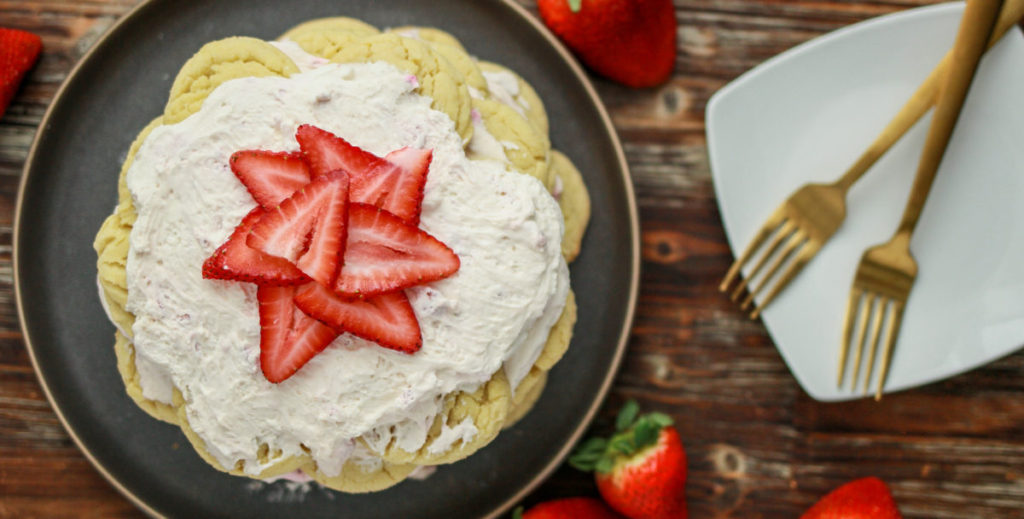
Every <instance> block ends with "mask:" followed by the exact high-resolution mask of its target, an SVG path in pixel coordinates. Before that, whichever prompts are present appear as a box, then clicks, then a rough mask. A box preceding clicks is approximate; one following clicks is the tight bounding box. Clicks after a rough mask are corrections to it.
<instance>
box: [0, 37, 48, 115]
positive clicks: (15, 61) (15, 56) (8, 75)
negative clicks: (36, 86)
mask: <svg viewBox="0 0 1024 519" xmlns="http://www.w3.org/2000/svg"><path fill="white" fill-rule="evenodd" d="M42 48H43V42H42V40H41V39H40V38H39V36H37V35H35V34H32V33H30V32H26V31H21V30H18V29H7V28H3V27H0V117H2V116H3V115H4V112H5V111H6V110H7V105H9V104H10V102H11V99H13V98H14V94H15V93H17V91H18V86H19V85H20V84H21V81H22V80H23V79H24V78H25V74H27V73H28V71H29V69H31V68H32V65H34V64H35V62H36V59H38V58H39V52H40V51H41V50H42Z"/></svg>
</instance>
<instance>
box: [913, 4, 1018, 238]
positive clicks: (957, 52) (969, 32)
mask: <svg viewBox="0 0 1024 519" xmlns="http://www.w3.org/2000/svg"><path fill="white" fill-rule="evenodd" d="M1001 4H1002V0H970V1H968V2H967V7H966V9H964V14H963V18H962V19H961V21H960V29H959V31H958V33H957V36H956V43H955V44H954V45H953V50H952V55H953V57H952V63H951V66H950V69H949V75H948V76H947V77H946V78H945V81H944V82H943V83H944V84H943V87H942V92H941V95H940V96H939V101H938V105H937V106H936V107H935V115H934V117H933V118H932V123H931V126H930V127H929V128H928V137H927V138H926V139H925V142H924V149H923V150H922V152H921V160H920V162H919V163H918V165H917V174H916V176H915V177H914V185H913V187H912V188H911V190H910V197H909V199H908V200H907V206H906V208H905V209H904V210H903V218H902V219H901V220H900V225H899V227H898V228H897V231H896V233H897V234H906V235H908V236H909V235H910V234H911V233H913V232H914V227H915V226H916V225H917V220H918V218H919V217H920V216H921V211H922V210H923V209H924V204H925V201H926V200H927V198H928V191H929V190H930V189H931V187H932V182H933V181H934V180H935V174H936V172H938V170H939V164H940V163H942V156H943V154H944V153H945V151H946V146H947V145H948V144H949V138H950V136H951V135H952V134H953V127H954V126H956V121H957V118H958V117H959V116H960V108H961V107H962V106H963V104H964V99H965V98H966V97H967V91H968V89H970V87H971V80H972V79H973V78H974V72H975V70H976V69H977V66H978V62H979V61H980V60H981V55H982V53H984V52H985V43H986V42H987V41H988V39H989V36H990V34H991V32H992V29H993V26H994V23H995V20H996V15H997V14H998V13H999V7H1000V5H1001Z"/></svg>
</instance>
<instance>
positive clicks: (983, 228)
mask: <svg viewBox="0 0 1024 519" xmlns="http://www.w3.org/2000/svg"><path fill="white" fill-rule="evenodd" d="M962 11H963V4H962V3H954V4H942V5H938V6H930V7H924V8H918V9H913V10H909V11H904V12H901V13H896V14H892V15H887V16H882V17H879V18H876V19H873V20H869V21H866V22H862V23H858V24H856V25H852V26H850V27H846V28H843V29H841V30H838V31H835V32H833V33H830V34H828V35H825V36H822V37H820V38H817V39H815V40H813V41H810V42H807V43H805V44H802V45H800V46H798V47H796V48H793V49H791V50H789V51H786V52H785V53H783V54H781V55H779V56H776V57H775V58H772V59H771V60H768V61H767V62H765V63H763V64H762V65H759V66H758V67H756V68H754V69H752V70H750V71H749V72H747V73H745V74H744V75H742V76H740V77H739V78H738V79H736V80H735V81H733V82H732V83H730V84H729V85H727V86H725V87H724V88H722V89H721V90H719V91H718V92H717V93H715V95H714V96H712V98H711V100H710V101H709V102H708V106H707V116H706V117H707V138H708V152H709V157H710V164H711V172H712V177H713V180H714V185H715V192H716V196H717V198H718V204H719V208H720V210H721V214H722V220H723V222H724V224H725V231H726V234H727V236H728V239H729V243H730V246H731V247H732V250H733V253H734V254H737V255H738V253H739V252H740V251H741V250H742V248H743V247H746V244H747V243H748V242H749V241H750V239H751V238H752V237H753V235H754V233H755V232H756V230H757V229H758V228H759V227H760V226H761V224H762V223H763V222H764V220H765V219H766V218H767V217H768V215H769V214H771V212H772V211H773V210H774V209H775V207H777V206H778V205H779V204H780V203H781V202H782V201H783V200H784V199H785V198H786V197H787V196H788V195H789V194H790V193H791V192H792V191H794V190H795V189H796V188H797V187H799V186H800V185H802V184H804V183H805V182H808V181H818V182H821V181H831V180H833V179H835V178H837V177H838V176H839V175H840V174H841V173H842V172H843V171H845V170H846V168H847V167H849V165H850V164H852V163H853V161H854V160H855V159H856V158H857V156H858V155H860V153H861V152H862V151H863V150H864V149H865V148H866V147H867V145H868V144H869V143H870V142H871V141H872V140H873V139H874V138H875V136H876V135H877V133H878V132H879V131H880V130H881V129H882V127H884V126H885V124H886V123H887V122H888V121H889V119H890V118H891V117H892V116H893V115H894V114H895V113H896V112H897V111H898V110H899V109H900V107H902V106H903V103H904V102H905V101H906V100H907V99H908V98H909V96H910V94H911V93H912V92H913V91H914V90H915V89H916V88H917V86H918V85H919V84H920V83H921V81H923V80H924V78H925V77H926V76H927V75H928V73H929V72H930V71H931V69H932V68H933V67H934V66H935V64H936V63H938V61H939V59H940V58H941V57H942V56H943V54H945V52H946V51H947V50H948V49H949V48H950V47H951V46H952V43H953V40H954V38H955V35H956V31H957V26H958V24H959V21H960V14H961V13H962ZM1021 64H1024V37H1022V35H1021V31H1020V29H1019V28H1016V27H1015V28H1013V29H1011V30H1010V32H1009V33H1007V35H1006V36H1004V37H1003V39H1002V40H1001V41H1000V42H999V43H998V44H997V45H996V46H995V47H993V48H992V49H991V50H990V51H989V52H988V53H987V54H986V55H985V57H984V58H983V60H982V62H981V65H980V66H979V69H978V72H977V75H976V76H975V79H974V83H973V85H972V86H971V90H970V93H969V95H968V98H967V101H966V103H965V105H964V108H963V111H962V113H961V117H960V120H959V122H958V124H957V127H956V130H955V132H954V134H953V138H952V140H951V142H950V144H949V148H948V149H947V152H946V155H945V159H944V160H943V163H942V165H941V167H940V168H939V172H938V177H937V179H936V181H935V184H934V186H933V188H932V192H931V196H930V197H929V199H928V203H927V205H926V206H925V210H924V214H923V215H922V217H921V220H920V222H919V224H918V227H917V232H916V233H915V235H914V237H913V241H912V243H911V249H912V251H913V253H914V255H915V257H916V258H917V260H918V264H919V266H920V272H919V274H918V278H917V283H916V285H915V287H914V289H913V292H912V294H911V296H910V299H909V301H908V304H907V308H906V311H905V314H904V321H903V327H902V330H901V333H900V336H899V340H898V342H897V345H896V349H895V353H894V355H893V359H892V366H891V371H890V374H889V377H888V381H887V384H886V391H887V392H891V391H897V390H900V389H906V388H909V387H913V386H917V385H920V384H925V383H928V382H932V381H935V380H939V379H942V378H945V377H949V376H952V375H955V374H958V373H961V372H964V371H967V370H969V369H972V368H974V367H976V366H979V365H981V364H984V363H987V362H989V361H991V360H993V359H995V358H998V357H1000V356H1003V355H1006V354H1007V353H1010V352H1012V351H1014V350H1015V349H1017V348H1018V347H1020V346H1021V345H1024V233H1022V232H1021V228H1022V225H1021V224H1022V223H1024V67H1022V66H1021ZM930 121H931V114H930V113H929V114H927V115H926V116H925V117H924V118H923V119H922V120H921V121H920V122H919V123H918V125H917V126H915V127H914V128H913V129H912V130H911V131H910V132H908V133H907V135H905V136H904V138H903V139H902V140H900V141H899V142H898V143H897V144H896V146H894V147H893V148H892V149H891V150H890V151H889V152H888V153H887V154H886V155H885V156H883V157H882V159H881V160H879V162H878V163H877V164H875V166H874V167H873V168H872V169H871V171H869V172H868V173H867V175H865V177H864V178H863V179H861V181H860V183H858V184H857V185H855V186H854V187H853V189H852V190H851V191H850V193H849V198H848V199H847V219H846V221H845V222H844V224H843V226H842V227H840V229H839V231H838V232H837V233H836V234H835V236H833V237H832V240H831V241H830V242H829V243H827V244H826V246H825V247H824V248H822V250H821V251H820V252H819V253H818V255H817V257H816V258H815V259H814V260H813V261H811V263H810V264H808V265H807V267H806V268H805V269H804V271H803V273H802V274H801V275H800V276H798V277H797V278H796V279H795V280H794V282H793V283H792V284H791V285H790V286H789V288H788V289H786V290H785V291H783V292H782V294H781V295H780V296H779V298H778V299H776V301H775V302H773V303H772V304H771V305H769V307H768V308H767V309H766V310H765V312H764V314H763V319H764V323H765V325H766V326H767V328H768V332H769V333H770V334H771V336H772V338H773V339H774V341H775V344H776V345H777V347H778V348H779V351H780V352H781V353H782V357H783V358H784V359H785V361H786V363H787V364H788V365H789V368H790V370H791V371H792V372H793V374H794V375H795V376H796V378H797V380H798V381H799V382H800V385H801V386H803V388H804V389H805V390H806V391H807V393H808V394H810V395H811V396H812V397H814V398H815V399H818V400H827V401H832V400H845V399H850V398H854V397H858V396H861V392H860V388H859V387H858V392H856V393H852V392H850V390H849V388H844V389H843V390H840V389H839V388H837V387H836V369H837V363H838V356H839V339H840V330H841V327H842V319H843V315H844V313H845V312H846V304H847V298H848V297H849V291H850V284H851V283H852V280H853V273H854V270H855V268H856V265H857V263H858V262H859V260H860V256H861V254H862V253H863V251H864V249H865V248H867V247H869V246H872V245H875V244H878V243H882V242H884V241H886V240H888V239H889V237H890V236H891V235H892V233H893V232H894V231H895V228H896V223H897V221H898V220H899V217H900V214H901V213H902V211H903V205H904V203H905V201H906V197H907V193H908V192H909V189H910V184H911V180H912V178H913V176H914V173H915V171H916V166H917V161H918V158H919V154H920V150H921V147H922V145H923V143H924V138H925V135H926V134H927V126H928V123H929V122H930ZM876 376H877V374H876ZM874 385H875V382H874V381H872V388H873V387H874Z"/></svg>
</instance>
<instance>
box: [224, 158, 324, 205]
mask: <svg viewBox="0 0 1024 519" xmlns="http://www.w3.org/2000/svg"><path fill="white" fill-rule="evenodd" d="M230 163H231V171H232V172H234V174H235V176H237V177H238V180H240V181H242V184H243V185H245V188H246V189H248V190H249V194H251V195H252V197H253V198H254V199H255V200H256V203H258V204H260V205H261V206H262V207H263V208H265V209H272V208H274V207H277V205H278V204H280V203H281V202H282V201H284V200H285V199H286V198H288V197H290V196H292V193H295V192H296V191H298V190H299V189H301V188H302V187H303V186H305V185H306V184H308V183H309V177H310V175H309V166H307V165H306V161H305V159H304V158H303V156H302V154H301V153H285V152H273V151H263V150H245V151H239V152H235V153H234V154H233V155H231V160H230Z"/></svg>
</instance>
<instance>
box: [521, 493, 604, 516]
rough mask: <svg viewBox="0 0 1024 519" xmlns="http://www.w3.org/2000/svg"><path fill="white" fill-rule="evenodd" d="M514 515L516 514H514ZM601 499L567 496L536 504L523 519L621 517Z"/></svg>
mask: <svg viewBox="0 0 1024 519" xmlns="http://www.w3.org/2000/svg"><path fill="white" fill-rule="evenodd" d="M513 517H514V516H513ZM621 517H622V516H620V515H619V514H616V513H615V512H613V511H612V510H611V509H610V508H608V505H606V504H604V503H603V502H601V500H600V499H594V498H592V497H566V498H562V499H554V500H551V501H545V502H543V503H539V504H537V505H534V506H533V507H532V508H530V509H529V510H527V511H526V513H524V514H523V515H522V519H621Z"/></svg>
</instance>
